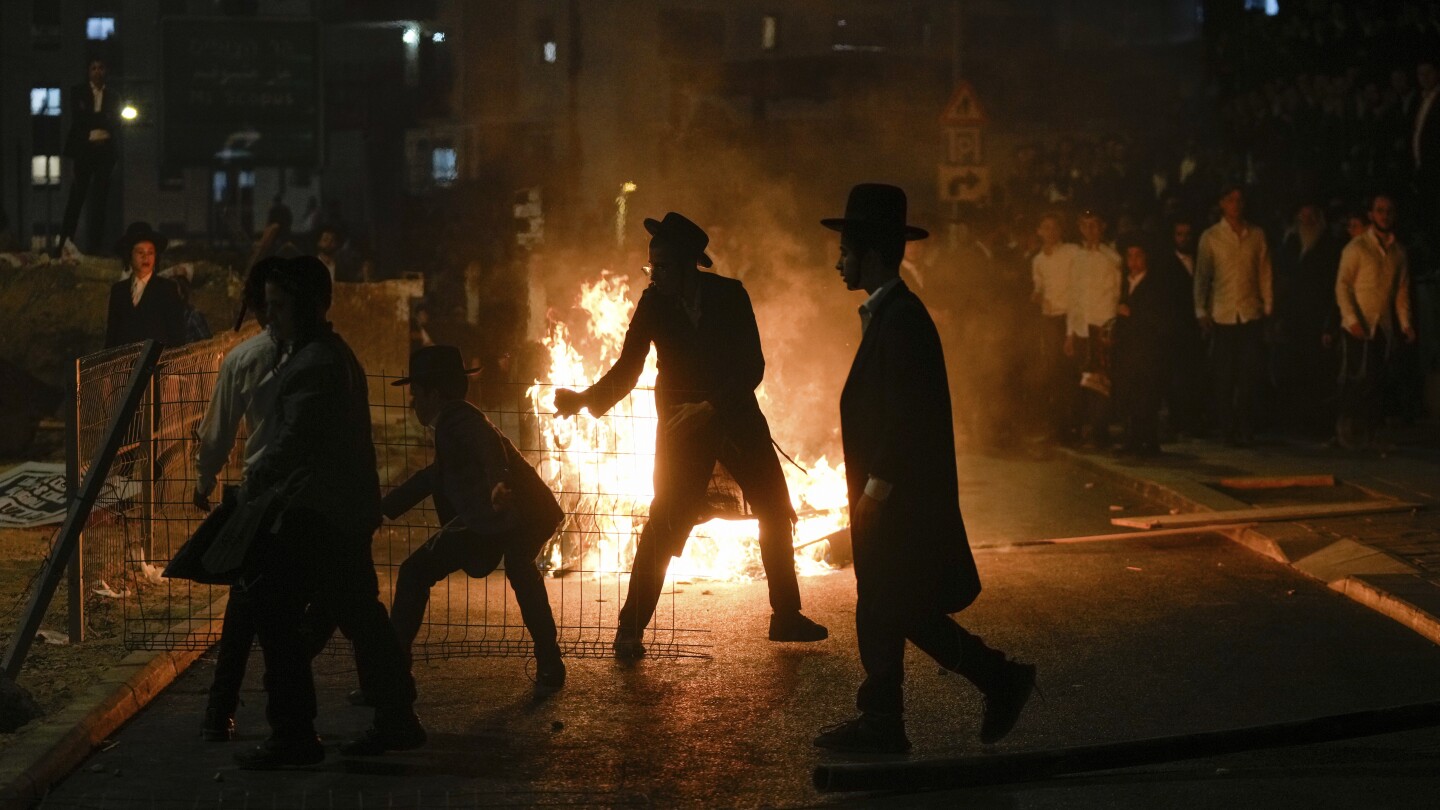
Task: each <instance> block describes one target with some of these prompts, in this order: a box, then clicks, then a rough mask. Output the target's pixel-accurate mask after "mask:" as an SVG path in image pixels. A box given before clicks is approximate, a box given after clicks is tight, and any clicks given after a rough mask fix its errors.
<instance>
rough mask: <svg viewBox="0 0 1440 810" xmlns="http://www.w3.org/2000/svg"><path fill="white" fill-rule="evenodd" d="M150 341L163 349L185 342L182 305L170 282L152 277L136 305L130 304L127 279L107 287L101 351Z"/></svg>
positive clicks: (175, 288) (155, 276)
mask: <svg viewBox="0 0 1440 810" xmlns="http://www.w3.org/2000/svg"><path fill="white" fill-rule="evenodd" d="M151 339H154V340H155V341H157V342H159V343H163V344H165V345H166V346H179V345H181V344H183V343H184V342H185V303H184V302H183V301H182V300H181V299H180V286H179V285H178V284H176V283H175V282H174V281H172V280H171V279H168V278H165V277H163V276H159V275H152V276H151V277H150V280H149V281H148V282H146V283H145V292H143V293H141V294H140V303H139V305H135V304H131V303H130V279H128V278H126V279H121V280H120V281H117V282H115V283H114V284H113V285H111V287H110V308H109V313H108V315H107V316H106V318H105V348H107V349H108V348H110V347H112V346H124V345H125V344H127V343H136V342H139V341H142V340H151Z"/></svg>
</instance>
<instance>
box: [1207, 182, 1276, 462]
mask: <svg viewBox="0 0 1440 810" xmlns="http://www.w3.org/2000/svg"><path fill="white" fill-rule="evenodd" d="M1219 200H1220V210H1221V212H1222V214H1223V216H1222V217H1221V219H1220V221H1219V222H1217V223H1215V224H1214V225H1211V226H1210V227H1209V228H1208V229H1206V231H1205V232H1204V233H1203V234H1201V235H1200V252H1199V254H1198V255H1197V256H1196V258H1195V317H1196V318H1197V319H1198V320H1199V322H1200V328H1201V330H1202V331H1203V332H1205V333H1206V334H1207V335H1210V337H1211V340H1212V343H1211V351H1210V358H1211V363H1212V364H1213V369H1212V373H1213V374H1214V381H1215V399H1216V410H1215V416H1216V418H1217V419H1219V421H1220V426H1221V429H1222V430H1223V431H1224V433H1225V438H1226V440H1227V441H1229V442H1230V443H1231V444H1236V445H1241V446H1244V445H1248V444H1250V443H1251V442H1252V441H1253V440H1254V423H1255V389H1256V388H1257V387H1258V386H1259V384H1260V378H1261V376H1262V374H1263V373H1264V369H1265V333H1264V331H1263V330H1264V328H1265V327H1264V319H1265V318H1267V317H1269V315H1270V313H1271V311H1272V309H1273V306H1274V297H1273V295H1272V292H1271V290H1272V288H1271V284H1272V277H1271V268H1270V248H1269V246H1268V245H1267V244H1266V242H1265V232H1264V231H1262V230H1261V229H1260V228H1259V227H1258V226H1256V225H1253V224H1251V223H1250V222H1248V221H1246V219H1245V192H1244V191H1243V190H1242V189H1241V188H1240V187H1239V186H1233V185H1232V186H1228V187H1226V188H1225V189H1224V190H1223V191H1222V192H1221V194H1220V198H1219Z"/></svg>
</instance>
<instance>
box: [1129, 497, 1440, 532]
mask: <svg viewBox="0 0 1440 810" xmlns="http://www.w3.org/2000/svg"><path fill="white" fill-rule="evenodd" d="M1424 507H1425V505H1424V504H1419V503H1408V502H1405V501H1350V502H1347V503H1317V504H1297V505H1294V506H1267V507H1263V508H1259V509H1232V510H1226V511H1223V512H1186V513H1184V514H1179V515H1137V516H1135V517H1117V518H1111V519H1110V522H1111V523H1113V524H1114V525H1116V526H1129V527H1130V528H1132V529H1180V528H1185V527H1187V526H1204V525H1209V524H1217V523H1251V522H1260V521H1270V520H1306V519H1309V518H1325V517H1345V516H1348V515H1374V514H1380V513H1384V512H1408V511H1410V510H1412V509H1423V508H1424Z"/></svg>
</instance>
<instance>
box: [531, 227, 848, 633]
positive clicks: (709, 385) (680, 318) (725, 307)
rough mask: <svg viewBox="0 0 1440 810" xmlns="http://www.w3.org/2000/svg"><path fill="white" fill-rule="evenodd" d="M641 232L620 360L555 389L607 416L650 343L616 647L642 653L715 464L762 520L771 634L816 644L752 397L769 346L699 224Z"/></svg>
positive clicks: (786, 507) (782, 497) (775, 471)
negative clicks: (714, 269) (638, 501)
mask: <svg viewBox="0 0 1440 810" xmlns="http://www.w3.org/2000/svg"><path fill="white" fill-rule="evenodd" d="M645 229H646V230H647V231H649V232H650V235H651V236H652V237H653V238H652V239H651V240H650V264H649V265H648V266H647V267H646V272H648V273H649V274H650V277H651V284H650V287H649V289H647V290H645V294H644V295H642V296H640V303H639V304H637V305H636V307H635V314H634V315H633V316H632V317H631V319H630V326H629V328H628V329H627V330H626V332H625V344H624V347H623V348H622V349H621V350H620V358H619V359H618V360H616V361H615V365H614V367H613V368H611V369H610V371H609V372H607V373H606V374H605V376H604V377H601V378H600V380H599V381H597V382H596V383H595V384H594V385H593V386H591V387H590V388H589V390H587V391H584V392H577V391H571V390H568V389H564V388H562V389H560V390H558V391H556V392H555V410H556V411H557V412H559V413H560V415H562V416H568V415H571V414H574V413H576V412H577V411H579V410H580V409H581V408H582V407H583V408H589V410H590V413H592V414H594V415H596V416H600V415H602V414H604V413H605V412H606V411H608V410H610V408H612V407H614V405H615V403H617V402H619V401H620V400H621V399H623V398H624V397H625V395H626V394H628V393H630V390H631V389H633V388H634V387H635V384H636V383H637V382H638V381H639V379H640V372H641V371H643V370H644V367H645V358H646V357H647V356H648V355H649V354H650V344H652V343H653V344H655V351H656V353H657V354H658V355H659V358H660V362H659V366H660V374H659V376H658V378H657V379H656V381H655V405H656V408H657V409H658V411H659V415H660V423H659V425H658V427H657V429H656V436H655V499H654V500H653V501H651V502H650V519H649V520H647V521H646V522H645V529H644V531H643V532H642V533H641V535H640V542H639V545H638V546H637V548H636V549H635V562H634V565H633V568H632V571H631V574H630V589H629V591H628V592H627V593H626V595H625V606H624V607H623V608H621V610H620V626H619V628H618V629H617V631H616V634H615V644H614V647H615V654H616V656H618V657H620V658H627V659H634V658H639V657H640V656H642V655H644V654H645V646H644V644H642V643H641V636H642V634H643V633H644V631H645V627H646V626H647V625H649V624H650V619H651V617H652V616H653V615H654V613H655V606H656V604H658V603H659V601H660V592H661V590H662V589H663V587H664V584H665V569H666V568H668V567H669V565H670V558H671V557H678V556H680V553H681V552H682V551H684V549H685V541H686V539H688V538H689V536H690V530H691V529H692V528H694V526H695V524H696V523H698V522H700V520H701V519H702V518H704V517H706V514H705V513H706V511H707V503H706V498H705V494H706V489H707V487H708V485H709V483H710V479H711V475H712V473H713V472H714V470H715V466H716V463H717V462H718V463H720V464H722V465H724V467H725V470H726V471H727V472H728V473H729V474H730V476H731V477H733V478H734V479H735V482H736V483H737V484H739V486H740V489H741V491H742V492H743V493H744V496H745V501H746V502H747V503H748V504H749V505H750V506H751V507H752V508H753V510H754V511H755V514H756V515H757V516H759V518H760V555H761V562H762V563H763V564H764V566H765V578H766V582H767V583H768V584H769V586H770V607H771V609H772V610H773V611H774V613H773V615H772V616H771V617H770V640H771V641H820V640H822V639H824V638H826V637H827V636H828V635H829V632H828V631H827V630H826V629H825V628H824V627H823V626H821V625H819V624H817V623H815V622H813V621H811V620H810V619H808V618H806V617H805V616H804V615H803V614H801V612H800V585H799V583H798V581H797V579H796V577H795V551H794V545H793V541H792V539H791V538H792V536H793V534H794V525H795V510H794V508H793V507H792V506H791V505H790V492H789V489H788V488H787V486H786V484H785V474H784V472H783V471H782V470H781V469H780V461H779V459H778V458H776V456H775V448H774V446H773V445H772V442H771V439H770V425H769V423H767V422H766V421H765V415H764V414H763V413H761V412H760V404H759V402H757V401H756V399H755V387H756V386H758V385H759V384H760V380H761V378H762V377H763V376H764V374H765V355H764V354H763V353H762V352H761V350H760V330H759V329H758V327H756V325H755V310H754V309H752V308H751V306H750V296H749V295H747V294H746V293H745V288H744V286H742V285H741V283H740V282H739V281H736V280H735V279H729V278H723V277H721V276H717V275H715V274H714V273H702V272H700V269H699V268H700V267H710V266H711V261H710V257H709V256H706V255H705V247H706V245H708V244H709V242H710V237H709V236H707V235H706V234H705V231H703V230H701V229H700V226H698V225H696V224H695V223H693V222H691V221H690V220H688V219H686V218H685V217H683V216H681V215H679V214H677V213H675V212H673V211H672V212H670V213H668V214H666V215H665V218H664V219H662V220H658V221H657V220H653V219H647V220H645Z"/></svg>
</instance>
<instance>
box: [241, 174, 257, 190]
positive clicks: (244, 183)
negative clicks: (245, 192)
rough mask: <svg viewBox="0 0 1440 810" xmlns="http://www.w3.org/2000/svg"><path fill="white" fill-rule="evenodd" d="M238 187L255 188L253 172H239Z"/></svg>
mask: <svg viewBox="0 0 1440 810" xmlns="http://www.w3.org/2000/svg"><path fill="white" fill-rule="evenodd" d="M239 187H240V188H254V187H255V172H253V171H248V172H240V183H239Z"/></svg>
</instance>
